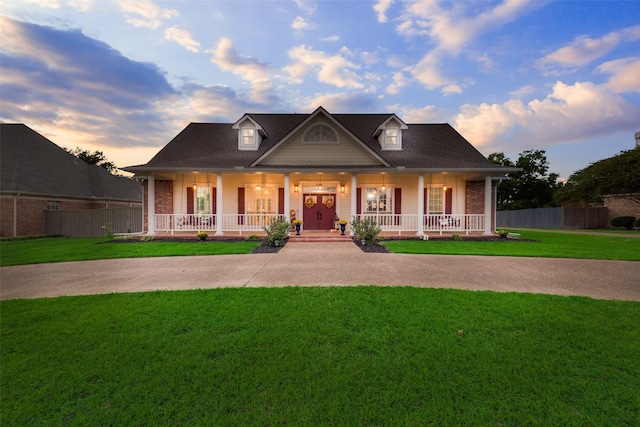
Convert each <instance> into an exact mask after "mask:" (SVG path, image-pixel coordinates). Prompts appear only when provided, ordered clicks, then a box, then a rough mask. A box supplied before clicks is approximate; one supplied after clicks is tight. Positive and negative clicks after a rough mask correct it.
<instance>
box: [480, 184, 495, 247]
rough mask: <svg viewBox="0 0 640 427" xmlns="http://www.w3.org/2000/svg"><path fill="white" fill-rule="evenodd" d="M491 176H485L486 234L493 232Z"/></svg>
mask: <svg viewBox="0 0 640 427" xmlns="http://www.w3.org/2000/svg"><path fill="white" fill-rule="evenodd" d="M491 193H492V191H491V176H490V175H487V176H485V177H484V233H482V234H484V235H485V236H490V235H491V234H493V233H492V232H491V222H492V221H491V212H492V210H493V209H492V207H493V206H492V205H491Z"/></svg>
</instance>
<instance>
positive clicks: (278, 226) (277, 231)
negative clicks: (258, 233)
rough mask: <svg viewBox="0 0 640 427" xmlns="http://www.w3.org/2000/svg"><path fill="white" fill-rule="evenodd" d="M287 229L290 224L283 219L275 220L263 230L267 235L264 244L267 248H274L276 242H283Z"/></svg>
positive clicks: (287, 232)
mask: <svg viewBox="0 0 640 427" xmlns="http://www.w3.org/2000/svg"><path fill="white" fill-rule="evenodd" d="M289 227H291V224H289V222H288V221H287V220H286V219H284V218H276V219H275V220H273V221H272V222H271V224H269V227H268V228H267V227H265V228H264V232H265V233H267V237H266V238H265V242H266V243H267V244H268V245H269V246H276V242H283V241H284V239H285V238H286V237H287V235H288V234H289Z"/></svg>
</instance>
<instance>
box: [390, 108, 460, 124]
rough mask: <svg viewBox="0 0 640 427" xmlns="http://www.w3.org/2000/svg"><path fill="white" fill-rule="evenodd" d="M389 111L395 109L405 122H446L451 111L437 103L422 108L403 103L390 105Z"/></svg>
mask: <svg viewBox="0 0 640 427" xmlns="http://www.w3.org/2000/svg"><path fill="white" fill-rule="evenodd" d="M387 110H388V111H395V112H396V114H398V117H400V118H401V119H402V121H404V122H405V123H445V122H447V119H448V116H449V112H448V111H447V110H443V109H440V108H438V107H436V106H435V105H427V106H425V107H422V108H409V107H406V106H403V105H398V104H395V105H389V106H388V107H387Z"/></svg>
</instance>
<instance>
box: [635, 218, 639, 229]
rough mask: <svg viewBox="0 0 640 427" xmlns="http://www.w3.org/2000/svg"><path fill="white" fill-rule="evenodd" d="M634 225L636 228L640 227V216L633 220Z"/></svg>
mask: <svg viewBox="0 0 640 427" xmlns="http://www.w3.org/2000/svg"><path fill="white" fill-rule="evenodd" d="M633 226H634V227H635V228H640V218H638V219H636V220H635V221H633Z"/></svg>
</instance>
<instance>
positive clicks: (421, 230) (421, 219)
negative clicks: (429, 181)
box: [416, 174, 424, 236]
mask: <svg viewBox="0 0 640 427" xmlns="http://www.w3.org/2000/svg"><path fill="white" fill-rule="evenodd" d="M416 236H424V175H422V174H420V175H418V231H417V232H416Z"/></svg>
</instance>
